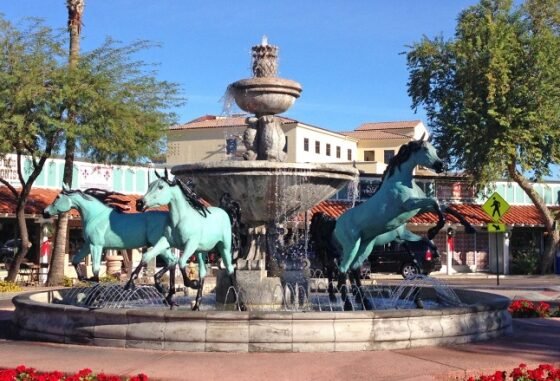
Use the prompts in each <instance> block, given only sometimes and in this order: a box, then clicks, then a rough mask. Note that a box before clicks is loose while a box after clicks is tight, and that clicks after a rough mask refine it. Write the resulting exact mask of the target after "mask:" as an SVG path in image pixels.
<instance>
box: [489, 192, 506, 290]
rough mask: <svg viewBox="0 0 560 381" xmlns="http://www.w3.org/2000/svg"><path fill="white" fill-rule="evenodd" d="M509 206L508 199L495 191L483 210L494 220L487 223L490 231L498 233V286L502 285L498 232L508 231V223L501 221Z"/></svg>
mask: <svg viewBox="0 0 560 381" xmlns="http://www.w3.org/2000/svg"><path fill="white" fill-rule="evenodd" d="M509 208H510V206H509V204H508V203H507V201H506V200H504V198H503V197H502V196H500V194H499V193H498V192H494V194H492V196H490V197H489V198H488V200H486V202H485V203H484V204H483V205H482V210H484V212H485V213H486V214H487V215H488V216H489V217H490V218H491V219H492V221H493V222H491V223H489V224H488V225H487V227H488V233H496V236H495V238H496V285H498V286H499V285H500V258H499V256H498V251H499V245H498V234H497V233H505V231H506V225H505V224H503V223H501V220H502V217H503V216H504V214H506V213H507V211H508V210H509ZM504 266H505V264H504Z"/></svg>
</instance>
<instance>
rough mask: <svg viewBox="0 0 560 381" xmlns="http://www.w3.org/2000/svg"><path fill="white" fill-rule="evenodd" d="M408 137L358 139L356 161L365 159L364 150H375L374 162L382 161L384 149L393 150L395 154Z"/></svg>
mask: <svg viewBox="0 0 560 381" xmlns="http://www.w3.org/2000/svg"><path fill="white" fill-rule="evenodd" d="M409 141H410V139H391V140H360V142H359V143H358V153H357V161H365V152H366V151H374V152H375V162H378V163H383V157H384V152H385V150H393V151H395V154H396V153H397V152H398V150H399V148H400V146H401V145H403V144H406V143H408V142H409Z"/></svg>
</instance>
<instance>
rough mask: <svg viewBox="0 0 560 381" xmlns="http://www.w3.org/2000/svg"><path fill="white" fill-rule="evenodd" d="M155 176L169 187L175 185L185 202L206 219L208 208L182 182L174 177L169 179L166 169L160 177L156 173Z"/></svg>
mask: <svg viewBox="0 0 560 381" xmlns="http://www.w3.org/2000/svg"><path fill="white" fill-rule="evenodd" d="M155 174H156V176H157V178H158V179H161V180H163V181H165V182H166V183H167V184H169V186H176V185H177V186H179V189H180V190H181V192H182V193H183V196H185V200H187V202H188V203H189V204H190V206H192V207H193V209H194V210H196V211H197V212H198V213H199V214H200V215H201V216H203V217H206V216H207V214H209V213H210V210H208V207H207V206H206V205H204V203H203V202H202V201H201V200H202V198H200V197H199V196H198V195H197V194H196V193H194V191H193V190H192V189H191V188H190V187H189V186H188V185H187V184H185V183H184V182H182V181H181V180H180V179H178V178H177V177H175V178H174V179H173V180H171V179H170V178H169V174H168V172H167V168H165V172H164V175H163V176H160V175H159V174H158V173H157V172H155Z"/></svg>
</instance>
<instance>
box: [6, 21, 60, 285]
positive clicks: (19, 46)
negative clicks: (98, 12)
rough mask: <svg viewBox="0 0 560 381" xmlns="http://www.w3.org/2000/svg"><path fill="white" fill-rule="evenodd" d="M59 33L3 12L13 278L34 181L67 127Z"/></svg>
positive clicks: (23, 252)
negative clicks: (15, 238)
mask: <svg viewBox="0 0 560 381" xmlns="http://www.w3.org/2000/svg"><path fill="white" fill-rule="evenodd" d="M61 41H62V40H61V38H60V36H59V35H57V34H56V33H54V32H53V31H52V30H51V29H49V28H47V27H44V26H42V25H41V23H39V22H37V21H30V22H28V23H26V24H25V25H24V26H23V27H22V29H21V30H20V29H18V28H16V27H15V26H14V25H12V24H11V23H9V22H8V21H6V20H4V19H3V18H1V17H0V46H1V47H2V54H0V154H2V155H5V154H7V153H10V154H13V153H15V154H16V155H17V156H16V157H17V172H18V179H19V185H20V186H19V187H16V186H14V185H12V184H11V183H10V182H8V181H7V180H6V179H2V178H0V182H1V183H2V184H3V185H5V186H6V187H7V188H8V189H9V190H10V192H11V194H12V196H13V198H14V200H15V201H16V211H15V212H16V218H17V227H18V235H19V237H20V238H21V240H22V247H21V250H20V251H19V252H18V254H17V256H16V258H15V260H14V261H13V262H12V264H11V266H10V269H9V271H8V278H7V279H8V280H10V281H15V279H16V276H17V273H18V272H19V267H20V265H21V263H22V261H23V259H24V258H25V256H26V255H27V253H28V251H29V248H30V247H31V243H30V241H29V234H28V230H27V225H26V221H25V204H26V202H27V198H28V196H29V193H30V191H31V188H32V186H33V183H34V181H35V180H36V179H37V177H38V176H39V174H40V173H41V170H42V168H43V166H44V164H45V161H46V160H47V158H48V157H49V156H50V155H51V153H52V152H53V151H54V150H56V149H57V146H58V145H59V143H60V141H59V140H60V139H59V138H60V136H61V134H62V133H63V132H64V130H65V128H66V127H67V126H66V123H65V121H64V117H63V114H64V107H63V106H62V99H63V98H64V92H65V91H66V90H65V88H64V83H65V82H66V80H67V77H66V74H67V73H66V70H65V69H64V68H63V67H62V65H61V62H62V59H63V57H64V51H63V50H62V49H61Z"/></svg>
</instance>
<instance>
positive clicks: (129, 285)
mask: <svg viewBox="0 0 560 381" xmlns="http://www.w3.org/2000/svg"><path fill="white" fill-rule="evenodd" d="M123 288H124V290H125V291H132V290H134V289H135V288H136V284H134V282H131V281H128V282H126V284H125V285H124V287H123Z"/></svg>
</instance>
